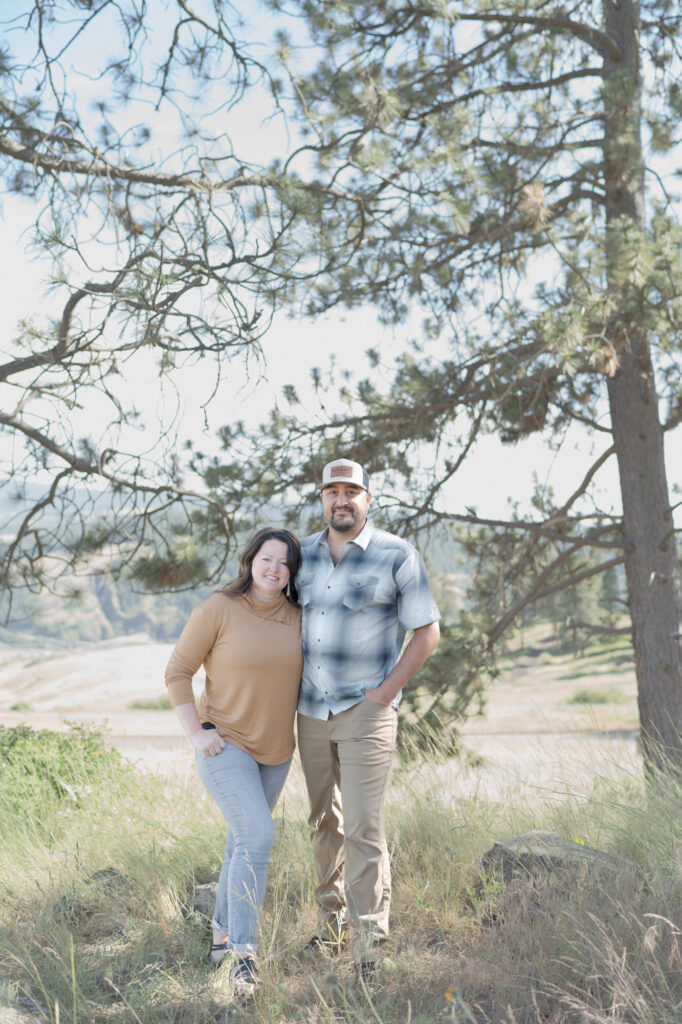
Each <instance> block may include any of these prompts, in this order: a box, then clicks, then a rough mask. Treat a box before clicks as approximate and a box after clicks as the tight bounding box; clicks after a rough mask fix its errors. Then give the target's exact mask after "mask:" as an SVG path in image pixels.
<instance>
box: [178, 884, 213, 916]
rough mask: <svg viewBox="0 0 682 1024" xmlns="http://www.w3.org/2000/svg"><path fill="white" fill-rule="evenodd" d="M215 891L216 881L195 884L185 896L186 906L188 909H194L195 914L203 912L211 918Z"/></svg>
mask: <svg viewBox="0 0 682 1024" xmlns="http://www.w3.org/2000/svg"><path fill="white" fill-rule="evenodd" d="M217 891H218V883H217V882H206V883H205V884H204V885H195V886H194V890H193V891H192V892H191V893H190V895H189V896H188V898H187V903H186V906H187V907H188V909H189V910H194V911H195V912H196V913H197V914H203V915H204V917H209V918H212V917H213V907H214V906H215V897H216V892H217Z"/></svg>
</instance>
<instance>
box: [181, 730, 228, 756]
mask: <svg viewBox="0 0 682 1024" xmlns="http://www.w3.org/2000/svg"><path fill="white" fill-rule="evenodd" d="M189 741H190V743H191V744H192V746H193V747H194V749H195V750H198V751H199V753H200V754H203V755H204V756H205V757H215V755H216V754H219V753H220V751H221V750H222V749H223V747H224V746H225V740H224V739H223V738H222V736H221V735H220V734H219V733H218V730H217V729H197V731H196V732H193V733H192V735H191V736H190V737H189Z"/></svg>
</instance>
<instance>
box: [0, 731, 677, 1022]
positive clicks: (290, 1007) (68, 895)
mask: <svg viewBox="0 0 682 1024" xmlns="http://www.w3.org/2000/svg"><path fill="white" fill-rule="evenodd" d="M10 740H11V742H10ZM0 755H1V756H2V757H4V761H3V763H2V766H1V767H2V770H1V771H0V821H2V836H1V837H0V976H1V977H2V979H3V982H4V990H5V996H10V995H11V994H13V993H14V994H16V993H20V994H23V995H24V996H30V997H31V998H32V999H34V1000H35V1001H36V1002H37V1003H38V1004H39V1005H41V1006H43V1008H44V1010H43V1012H44V1014H45V1015H46V1016H47V1018H48V1019H50V1020H51V1021H53V1022H54V1024H59V1022H60V1021H68V1022H72V1024H77V1022H81V1024H99V1022H109V1021H111V1022H121V1024H123V1022H125V1024H165V1022H176V1021H177V1022H188V1024H189V1022H192V1024H194V1022H196V1024H203V1022H208V1021H212V1020H216V1021H227V1020H233V1021H249V1022H251V1021H253V1022H263V1024H264V1022H273V1024H274V1022H281V1024H285V1022H302V1024H303V1022H304V1024H318V1022H319V1024H327V1022H329V1024H331V1022H333V1021H339V1022H341V1021H343V1022H348V1024H351V1022H352V1024H369V1022H372V1024H394V1022H395V1024H398V1022H407V1021H414V1022H436V1021H450V1022H452V1024H457V1022H464V1021H467V1022H469V1024H483V1022H489V1024H493V1022H494V1024H530V1022H533V1024H540V1022H549V1024H607V1022H609V1024H612V1022H614V1021H621V1022H627V1024H679V1021H680V1019H682V958H681V953H680V929H682V815H681V814H680V808H681V806H682V787H681V786H680V785H679V784H678V783H677V782H675V781H674V780H672V779H671V778H670V777H668V778H665V779H660V780H652V781H651V784H650V785H649V786H648V787H646V788H645V786H644V785H643V783H642V780H641V779H640V778H639V777H637V776H636V775H627V774H624V773H621V774H620V775H617V777H616V778H615V780H614V778H609V779H608V780H607V779H606V778H603V779H601V780H595V782H594V785H593V787H592V788H591V789H590V791H589V792H580V793H578V792H575V793H572V792H571V789H570V782H567V783H566V785H565V786H564V787H563V788H562V792H561V794H551V793H548V794H546V797H545V798H544V799H543V800H541V801H539V802H538V801H534V802H532V803H530V804H529V803H528V802H526V801H525V800H524V799H523V796H522V794H519V793H515V792H514V791H511V792H509V793H506V794H505V795H504V797H503V798H500V799H498V800H490V799H481V798H478V797H474V798H470V799H462V798H458V799H455V798H454V797H453V796H452V795H451V793H450V792H449V791H447V790H445V789H444V787H443V786H442V784H441V783H440V782H439V779H440V778H441V776H440V775H439V772H438V766H437V765H424V766H422V767H421V768H420V769H419V770H418V771H415V770H414V769H412V770H410V771H409V772H407V771H397V772H396V773H395V775H394V779H393V783H392V786H391V789H390V792H389V796H388V805H387V811H386V823H387V832H388V838H389V845H390V848H391V854H392V865H393V883H394V900H393V914H392V922H393V933H392V937H391V939H390V941H389V943H388V944H387V947H386V949H385V958H384V960H383V962H382V966H381V968H380V970H379V971H378V973H377V977H376V979H375V981H373V982H372V984H371V985H370V986H369V987H367V986H364V985H362V984H360V983H359V982H358V981H357V980H356V979H355V975H354V972H353V969H352V965H351V963H350V960H349V959H347V958H346V957H345V956H341V957H339V958H337V959H334V960H332V959H327V960H325V959H322V960H314V959H309V958H307V957H305V956H304V955H303V952H302V950H303V947H304V945H305V943H306V940H307V939H308V938H309V937H310V935H311V934H312V932H313V930H314V922H315V913H314V907H313V885H312V870H311V854H310V844H309V841H308V835H307V829H306V826H305V824H304V812H303V808H302V807H301V806H300V805H299V804H298V803H297V802H296V800H295V799H293V801H292V798H291V797H287V799H286V801H285V805H284V808H283V810H281V809H280V813H281V815H282V816H281V818H280V819H279V821H278V838H277V843H276V847H275V852H274V856H273V862H272V867H271V871H270V877H269V884H268V894H267V899H266V905H265V909H264V913H263V918H262V928H261V940H260V962H261V968H262V975H263V979H264V985H263V988H262V991H261V992H260V993H259V994H258V995H257V996H256V997H255V998H253V999H252V1000H251V1001H250V1002H248V1003H239V1002H234V1001H232V1000H231V998H230V993H229V990H228V988H227V986H226V984H225V981H224V979H223V978H222V977H221V972H219V971H218V972H216V971H215V970H213V969H211V968H210V967H209V966H208V964H207V961H206V951H207V946H208V941H209V928H208V922H207V920H206V919H205V918H204V917H202V916H201V915H200V914H199V913H197V912H195V911H192V910H190V909H189V908H188V904H189V899H190V895H191V893H192V891H193V888H194V886H195V885H196V884H197V883H201V882H206V881H209V880H212V879H215V878H216V877H217V873H218V870H219V865H220V859H221V849H222V843H223V829H222V826H221V824H220V822H218V821H217V820H216V815H215V812H214V810H213V808H212V806H211V804H210V803H209V801H208V800H207V798H205V797H204V795H203V793H202V790H201V788H200V785H199V784H198V783H197V784H196V786H195V784H194V783H185V784H180V783H179V782H169V781H168V780H162V779H158V778H150V777H149V776H143V775H140V774H137V773H136V772H135V771H134V770H133V769H131V768H129V767H127V766H126V765H125V763H123V762H121V761H120V760H119V758H118V756H117V755H115V754H112V753H111V752H110V751H109V750H108V748H107V747H106V746H105V745H104V744H103V743H101V742H100V740H99V739H98V738H97V737H92V736H86V735H84V734H83V733H76V734H73V735H72V736H70V737H61V738H59V740H55V739H54V736H50V734H45V733H40V734H32V733H30V731H29V730H25V731H24V733H23V734H22V736H20V737H18V738H17V736H16V733H13V732H12V731H11V730H4V731H0ZM293 791H295V787H293ZM531 828H542V829H549V830H552V831H554V832H556V833H558V834H560V835H561V836H564V837H570V838H574V839H577V840H579V841H580V842H583V843H586V844H588V845H593V846H596V847H599V848H600V849H603V850H606V851H607V852H611V853H616V854H619V855H621V856H624V857H627V858H629V859H630V860H632V861H633V862H634V863H635V864H637V865H638V866H639V868H640V869H641V870H642V871H643V872H644V873H645V875H646V879H647V883H646V885H644V886H643V885H641V884H640V883H637V882H636V880H635V879H634V877H633V876H632V875H629V874H628V873H625V874H624V875H623V876H620V877H615V876H614V877H607V876H602V877H601V878H600V879H591V878H590V877H582V878H575V877H573V878H572V879H570V880H567V879H566V878H565V877H564V878H562V877H560V876H554V877H552V878H545V879H540V880H536V881H518V882H512V883H510V884H509V885H505V884H503V882H502V880H501V879H500V878H499V877H496V876H494V875H486V874H485V873H484V872H482V870H481V867H480V864H481V857H482V855H483V854H484V852H485V851H486V850H487V849H488V848H489V847H490V846H491V845H492V843H493V842H494V840H495V839H497V838H499V837H501V836H504V835H509V834H512V833H514V832H518V831H527V830H529V829H531Z"/></svg>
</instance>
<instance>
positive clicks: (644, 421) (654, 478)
mask: <svg viewBox="0 0 682 1024" xmlns="http://www.w3.org/2000/svg"><path fill="white" fill-rule="evenodd" d="M604 12H605V27H606V31H607V33H608V35H609V37H610V38H611V39H612V40H613V41H614V42H615V43H616V44H617V46H618V48H619V50H620V53H621V56H620V58H614V56H613V54H612V53H607V54H606V56H605V59H604V72H605V89H604V96H605V111H604V113H605V146H604V161H605V168H604V169H605V181H606V247H607V248H606V266H607V271H606V273H607V286H608V288H609V292H610V294H611V296H612V297H614V298H615V300H616V301H615V306H614V310H615V311H614V313H613V315H612V320H611V328H610V334H611V337H610V339H609V340H610V341H611V343H612V344H613V346H614V348H615V349H616V351H617V353H618V359H619V366H618V369H617V371H616V373H615V375H614V376H613V377H612V378H611V379H610V380H609V382H608V396H609V405H610V411H611V426H612V431H613V440H614V444H615V448H616V456H617V459H618V470H619V476H620V489H621V496H622V501H623V533H624V538H623V539H624V546H625V569H626V575H627V584H628V603H629V608H630V614H631V616H632V635H633V642H634V649H635V666H636V673H637V688H638V702H639V716H640V727H641V739H642V746H643V752H644V758H645V762H646V764H647V765H648V766H649V767H654V766H662V767H666V766H669V765H674V766H675V767H677V768H678V769H682V649H681V646H680V609H681V607H682V603H681V593H680V574H679V565H678V560H677V550H676V545H675V535H674V532H673V520H672V511H671V508H670V500H669V493H668V481H667V476H666V469H665V459H664V448H663V430H662V428H661V423H660V419H659V414H658V396H657V392H656V382H655V379H654V371H653V364H652V359H651V352H650V347H649V343H648V338H647V336H646V333H645V331H644V330H643V329H642V327H641V326H640V325H638V324H637V323H636V322H635V320H634V317H632V316H630V317H629V316H628V315H627V312H626V311H625V309H624V307H623V305H622V302H619V300H622V297H623V294H624V290H625V289H627V286H628V284H627V281H625V282H624V281H623V272H622V271H623V268H622V267H619V266H618V260H619V258H621V259H622V252H623V250H622V246H621V244H620V242H621V239H622V234H623V232H624V231H626V230H627V228H628V226H632V227H635V228H636V229H638V230H640V229H642V228H643V227H644V174H643V161H642V149H641V134H640V121H641V73H640V66H639V4H638V3H637V2H636V0H605V2H604Z"/></svg>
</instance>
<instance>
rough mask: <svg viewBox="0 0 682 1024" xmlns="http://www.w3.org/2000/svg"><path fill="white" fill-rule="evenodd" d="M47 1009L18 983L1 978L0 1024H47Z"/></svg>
mask: <svg viewBox="0 0 682 1024" xmlns="http://www.w3.org/2000/svg"><path fill="white" fill-rule="evenodd" d="M47 1019H48V1013H47V1007H46V1006H44V1005H43V1004H41V1003H38V1002H36V1001H35V1000H34V999H31V997H30V996H28V995H26V994H25V993H24V992H22V991H21V989H20V988H19V987H18V986H17V984H16V983H13V982H9V981H6V980H5V979H4V978H0V1024H45V1022H46V1021H47Z"/></svg>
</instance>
